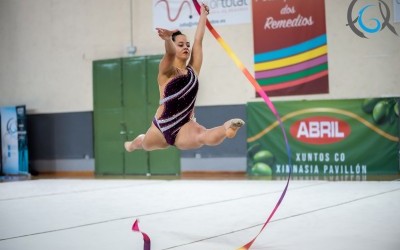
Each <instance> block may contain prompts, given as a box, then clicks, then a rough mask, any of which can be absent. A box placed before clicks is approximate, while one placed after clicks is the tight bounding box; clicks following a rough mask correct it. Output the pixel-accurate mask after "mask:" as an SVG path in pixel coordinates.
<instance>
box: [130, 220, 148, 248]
mask: <svg viewBox="0 0 400 250" xmlns="http://www.w3.org/2000/svg"><path fill="white" fill-rule="evenodd" d="M132 231H134V232H139V233H141V234H142V235H143V241H144V245H143V249H144V250H150V237H149V236H148V235H147V234H146V233H144V232H142V231H140V229H139V220H135V222H134V223H133V225H132Z"/></svg>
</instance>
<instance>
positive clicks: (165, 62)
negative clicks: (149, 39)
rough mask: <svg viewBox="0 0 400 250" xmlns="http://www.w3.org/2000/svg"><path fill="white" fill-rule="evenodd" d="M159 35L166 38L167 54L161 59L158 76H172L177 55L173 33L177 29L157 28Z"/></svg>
mask: <svg viewBox="0 0 400 250" xmlns="http://www.w3.org/2000/svg"><path fill="white" fill-rule="evenodd" d="M157 31H158V36H159V37H160V38H161V39H163V40H164V45H165V54H164V56H163V58H162V59H161V61H160V66H159V69H158V77H160V76H170V75H171V74H172V72H173V71H174V67H173V63H174V60H175V55H176V48H175V44H174V42H173V41H172V34H173V33H174V32H176V31H177V30H173V31H170V30H166V29H161V28H157Z"/></svg>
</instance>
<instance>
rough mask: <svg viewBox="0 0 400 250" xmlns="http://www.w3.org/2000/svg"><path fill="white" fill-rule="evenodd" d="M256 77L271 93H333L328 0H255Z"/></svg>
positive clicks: (253, 5)
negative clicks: (326, 20) (326, 8)
mask: <svg viewBox="0 0 400 250" xmlns="http://www.w3.org/2000/svg"><path fill="white" fill-rule="evenodd" d="M252 9H253V33H254V70H255V78H256V79H257V81H258V83H259V84H260V85H261V86H262V88H263V89H264V90H265V91H266V93H267V94H268V95H269V96H287V95H307V94H321V93H329V84H328V49H327V38H326V24H325V3H324V0H275V1H261V0H254V1H253V3H252Z"/></svg>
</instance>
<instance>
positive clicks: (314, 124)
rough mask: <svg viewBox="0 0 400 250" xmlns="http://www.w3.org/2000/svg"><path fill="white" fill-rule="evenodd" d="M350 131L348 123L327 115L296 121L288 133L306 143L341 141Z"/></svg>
mask: <svg viewBox="0 0 400 250" xmlns="http://www.w3.org/2000/svg"><path fill="white" fill-rule="evenodd" d="M350 133H351V128H350V125H349V124H348V123H347V122H345V121H342V120H340V119H337V118H334V117H329V116H314V117H308V118H305V119H302V120H299V121H296V122H294V123H293V124H292V126H291V127H290V134H291V135H292V137H293V138H295V139H296V140H298V141H301V142H304V143H308V144H332V143H336V142H339V141H342V140H343V139H345V138H346V137H348V136H349V135H350Z"/></svg>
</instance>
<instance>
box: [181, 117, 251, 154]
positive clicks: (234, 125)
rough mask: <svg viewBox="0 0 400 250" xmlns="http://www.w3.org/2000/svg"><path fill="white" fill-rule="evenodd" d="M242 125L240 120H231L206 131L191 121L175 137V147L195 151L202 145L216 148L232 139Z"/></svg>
mask: <svg viewBox="0 0 400 250" xmlns="http://www.w3.org/2000/svg"><path fill="white" fill-rule="evenodd" d="M243 125H244V122H243V121H242V120H241V119H232V120H229V121H227V122H225V123H224V124H223V125H221V126H218V127H215V128H211V129H206V128H205V127H203V126H201V125H200V124H198V123H197V122H195V121H193V120H191V121H189V122H188V123H186V124H185V125H184V126H183V127H182V128H181V130H180V131H179V133H178V136H177V137H176V141H175V146H176V147H177V148H179V149H183V150H186V149H196V148H200V147H202V146H204V145H207V146H216V145H218V144H221V143H222V142H223V141H224V140H225V139H226V138H233V137H235V136H236V133H237V131H238V130H239V128H240V127H242V126H243Z"/></svg>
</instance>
